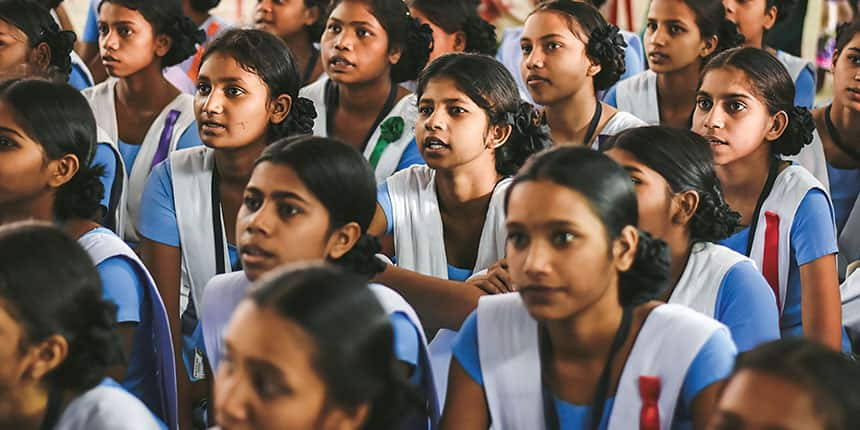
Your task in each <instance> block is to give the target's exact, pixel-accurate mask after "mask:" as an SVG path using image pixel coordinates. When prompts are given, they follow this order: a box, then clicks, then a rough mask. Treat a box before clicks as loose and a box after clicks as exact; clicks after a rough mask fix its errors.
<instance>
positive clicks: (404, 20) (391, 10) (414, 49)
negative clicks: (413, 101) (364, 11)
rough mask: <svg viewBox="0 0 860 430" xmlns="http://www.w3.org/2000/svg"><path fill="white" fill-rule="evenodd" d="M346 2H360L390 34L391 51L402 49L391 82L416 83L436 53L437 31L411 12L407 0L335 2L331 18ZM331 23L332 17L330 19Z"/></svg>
mask: <svg viewBox="0 0 860 430" xmlns="http://www.w3.org/2000/svg"><path fill="white" fill-rule="evenodd" d="M344 1H360V2H362V3H365V4H367V5H368V6H369V9H370V13H371V14H373V16H374V17H375V18H376V20H377V21H379V24H380V25H381V26H382V28H383V29H385V32H386V33H387V34H388V44H389V49H393V48H400V49H401V51H402V52H401V54H400V61H398V62H397V64H395V65H393V66H391V80H393V81H394V82H396V83H400V82H406V81H411V80H414V79H415V78H416V77H417V76H418V73H419V72H421V70H422V69H424V66H425V65H426V64H427V59H428V58H430V51H432V50H433V30H431V29H430V26H429V25H427V24H422V23H421V21H419V20H418V19H417V18H414V17H413V16H412V14H411V13H409V8H408V7H407V6H406V3H404V1H403V0H332V2H331V5H330V6H329V12H328V14H327V15H331V13H332V11H334V9H335V8H336V7H337V6H338V5H339V4H341V3H343V2H344ZM326 20H328V18H326Z"/></svg>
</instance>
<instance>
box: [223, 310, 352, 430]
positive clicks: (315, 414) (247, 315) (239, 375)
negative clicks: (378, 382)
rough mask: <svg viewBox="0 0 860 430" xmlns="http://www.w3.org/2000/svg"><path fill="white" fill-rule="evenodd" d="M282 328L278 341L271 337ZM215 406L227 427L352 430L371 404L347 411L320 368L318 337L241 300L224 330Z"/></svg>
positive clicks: (235, 428) (230, 428) (262, 429)
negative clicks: (333, 396)
mask: <svg viewBox="0 0 860 430" xmlns="http://www.w3.org/2000/svg"><path fill="white" fill-rule="evenodd" d="M272 333H277V336H278V339H279V340H280V341H278V342H271V339H272V337H271V336H272ZM224 346H225V354H224V358H223V360H222V364H221V366H220V367H219V368H218V374H217V381H218V383H217V384H216V390H215V408H216V410H217V411H218V412H217V419H218V422H219V425H220V427H221V428H222V429H224V430H241V429H259V430H275V429H286V428H289V429H291V430H303V429H307V430H311V429H314V430H316V429H321V430H352V429H359V428H360V427H361V425H362V423H363V422H364V421H365V420H366V419H367V414H368V410H369V408H368V406H367V405H362V406H360V407H358V408H356V410H354V411H348V410H345V409H343V408H340V407H337V406H334V405H332V404H331V399H330V398H329V393H328V392H327V388H326V386H325V382H324V381H323V380H322V378H321V376H320V375H319V374H318V372H317V369H316V368H315V363H314V357H313V355H314V354H315V353H316V344H315V342H314V339H313V338H311V337H310V335H309V334H308V333H307V332H306V331H305V330H303V329H302V328H301V327H300V326H299V325H297V324H296V323H294V322H292V321H290V320H286V319H284V318H282V317H280V316H279V315H278V314H276V313H275V312H273V311H272V310H269V309H267V308H260V307H258V306H257V305H255V304H253V303H252V302H250V301H248V300H245V301H244V302H242V303H241V304H240V305H239V307H238V308H236V312H235V313H234V315H233V318H232V320H231V321H230V324H229V325H228V326H227V329H226V330H225V332H224Z"/></svg>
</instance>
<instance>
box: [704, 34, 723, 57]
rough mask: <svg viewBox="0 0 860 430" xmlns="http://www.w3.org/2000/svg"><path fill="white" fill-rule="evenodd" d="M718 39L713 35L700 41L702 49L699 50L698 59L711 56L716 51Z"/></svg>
mask: <svg viewBox="0 0 860 430" xmlns="http://www.w3.org/2000/svg"><path fill="white" fill-rule="evenodd" d="M719 41H720V39H719V38H718V37H717V36H716V35H714V36H711V37H709V38H707V39H705V40H703V41H702V47H701V49H699V57H701V58H705V57H707V56H708V55H711V54H712V53H713V52H714V51H715V50H716V49H717V43H718V42H719Z"/></svg>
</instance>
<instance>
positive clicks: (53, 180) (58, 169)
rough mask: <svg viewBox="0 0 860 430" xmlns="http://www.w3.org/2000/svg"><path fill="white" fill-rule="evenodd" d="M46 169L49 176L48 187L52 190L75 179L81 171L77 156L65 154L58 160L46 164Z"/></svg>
mask: <svg viewBox="0 0 860 430" xmlns="http://www.w3.org/2000/svg"><path fill="white" fill-rule="evenodd" d="M48 169H49V170H50V175H51V177H50V179H49V180H48V185H49V186H51V187H52V188H60V187H62V186H63V185H65V184H67V183H68V182H69V181H71V180H72V178H74V177H75V174H77V173H78V171H79V170H80V169H81V164H80V160H78V156H77V155H74V154H66V155H64V156H62V157H61V158H60V159H59V160H52V161H51V162H50V163H48Z"/></svg>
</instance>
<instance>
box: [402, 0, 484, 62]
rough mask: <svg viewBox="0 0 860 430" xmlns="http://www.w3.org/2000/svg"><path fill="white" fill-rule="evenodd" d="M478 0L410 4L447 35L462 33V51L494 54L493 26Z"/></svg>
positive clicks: (417, 0)
mask: <svg viewBox="0 0 860 430" xmlns="http://www.w3.org/2000/svg"><path fill="white" fill-rule="evenodd" d="M479 3H480V0H411V1H410V3H409V7H410V8H412V10H416V11H418V12H419V13H420V14H421V15H422V16H423V17H424V18H426V19H427V20H429V21H430V22H432V23H433V24H435V25H436V26H437V27H439V28H441V29H442V31H444V32H445V33H447V34H454V33H457V32H463V34H465V36H466V47H465V52H471V53H475V54H484V55H490V56H493V57H494V56H495V55H496V50H497V49H498V43H497V41H496V27H495V26H494V25H492V24H490V23H488V22H487V21H485V20H484V19H482V18H481V17H480V16H478V6H479Z"/></svg>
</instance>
